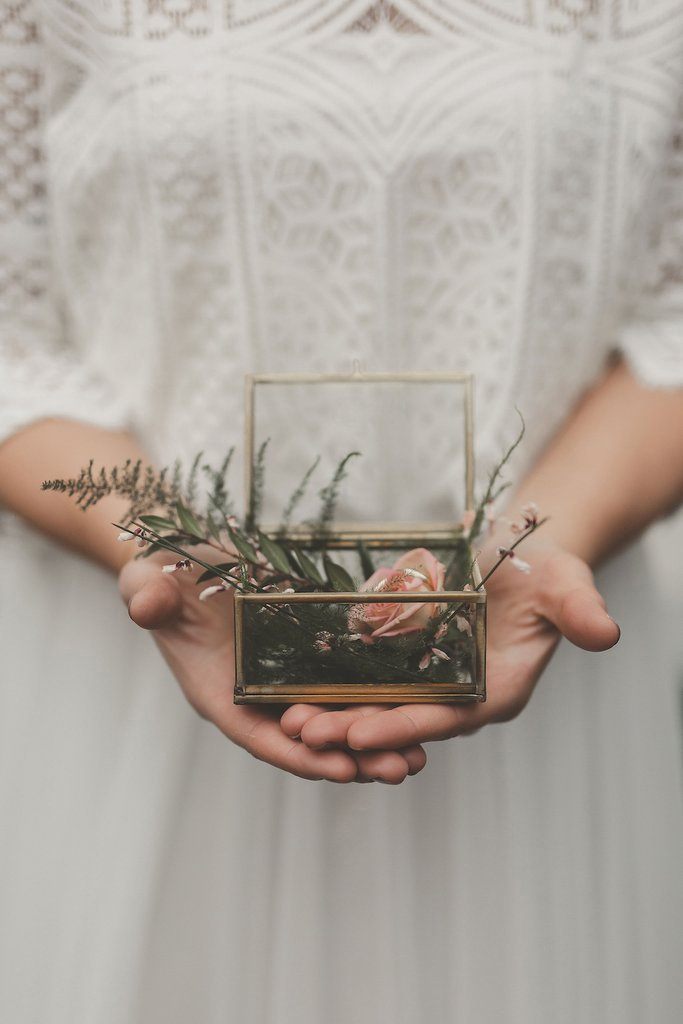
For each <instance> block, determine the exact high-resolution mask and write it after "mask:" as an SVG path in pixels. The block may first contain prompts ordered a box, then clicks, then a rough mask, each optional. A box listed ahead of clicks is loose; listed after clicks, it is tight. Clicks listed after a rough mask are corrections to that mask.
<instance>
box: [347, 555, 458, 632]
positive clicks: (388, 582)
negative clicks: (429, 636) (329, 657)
mask: <svg viewBox="0 0 683 1024" xmlns="http://www.w3.org/2000/svg"><path fill="white" fill-rule="evenodd" d="M445 575H446V567H445V566H444V565H443V564H442V563H441V562H439V560H438V559H437V558H435V557H434V555H433V554H432V553H431V551H427V549H426V548H414V549H413V550H412V551H408V552H406V554H405V555H403V556H402V557H401V558H399V559H398V561H397V562H395V563H394V565H393V566H392V567H391V568H390V569H389V568H386V567H381V568H379V569H377V570H376V572H374V573H373V574H372V576H371V577H370V578H369V579H368V580H366V582H365V583H364V584H363V586H362V588H361V590H362V591H365V592H367V591H374V592H375V593H379V592H386V593H387V595H389V594H392V593H393V594H399V593H402V594H405V593H411V594H415V595H419V594H428V593H433V592H435V591H440V590H443V584H444V578H445ZM442 610H443V608H442V606H441V605H439V604H438V603H437V602H433V603H432V602H425V601H419V599H418V600H416V601H415V602H412V601H411V602H406V603H405V604H404V603H402V602H401V603H399V602H398V601H391V600H390V599H388V600H387V601H382V602H379V603H377V604H363V605H354V606H353V607H352V608H351V610H350V612H349V615H348V624H349V630H350V632H352V633H360V634H362V637H363V640H364V642H365V643H368V644H371V643H374V642H375V641H376V640H378V639H379V638H380V637H393V636H403V635H404V634H406V633H413V632H415V631H417V630H420V629H424V628H425V626H426V625H427V624H428V622H429V620H430V619H431V618H432V617H433V616H434V615H438V614H440V613H441V611H442Z"/></svg>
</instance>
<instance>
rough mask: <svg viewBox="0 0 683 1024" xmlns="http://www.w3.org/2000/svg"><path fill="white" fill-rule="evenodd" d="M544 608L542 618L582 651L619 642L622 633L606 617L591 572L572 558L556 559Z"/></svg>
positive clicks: (611, 645)
mask: <svg viewBox="0 0 683 1024" xmlns="http://www.w3.org/2000/svg"><path fill="white" fill-rule="evenodd" d="M543 605H544V607H543V608H542V609H541V611H542V614H543V615H544V616H545V618H547V619H548V620H549V621H550V622H552V623H553V625H554V626H556V627H557V628H558V629H559V631H560V633H562V635H563V636H565V637H566V638H567V640H569V641H571V643H573V644H576V646H577V647H582V648H583V649H584V650H585V651H607V650H609V649H610V647H614V645H615V644H616V643H618V641H619V637H620V636H621V630H620V629H619V626H618V625H617V624H616V622H615V621H614V619H613V618H611V616H610V615H608V613H607V610H606V608H605V601H604V599H603V597H602V595H601V594H600V593H599V591H598V590H597V588H596V587H595V584H594V582H593V574H592V572H591V571H590V569H589V567H588V566H587V565H586V563H585V562H583V561H581V559H580V558H576V557H575V556H574V555H569V554H563V555H561V556H558V558H557V561H556V564H555V565H554V566H553V569H552V580H551V583H550V586H549V587H548V589H547V590H546V593H545V600H544V602H543Z"/></svg>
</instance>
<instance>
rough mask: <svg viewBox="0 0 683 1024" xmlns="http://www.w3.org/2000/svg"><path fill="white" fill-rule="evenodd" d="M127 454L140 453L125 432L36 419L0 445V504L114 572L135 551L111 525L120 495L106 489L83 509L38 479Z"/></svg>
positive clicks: (122, 505) (119, 511) (119, 510)
mask: <svg viewBox="0 0 683 1024" xmlns="http://www.w3.org/2000/svg"><path fill="white" fill-rule="evenodd" d="M128 458H131V459H133V460H136V459H138V458H143V459H144V453H143V452H142V450H141V448H140V445H139V444H138V442H137V441H136V440H135V438H134V437H132V435H130V434H127V433H115V432H113V431H109V430H101V429H100V428H98V427H94V426H90V425H89V424H84V423H77V422H75V421H73V420H59V419H54V420H41V421H39V422H37V423H33V424H31V425H30V426H28V427H25V428H24V429H23V430H20V431H19V432H18V433H16V434H14V435H13V436H11V437H9V438H8V439H7V440H6V441H5V442H4V443H3V444H2V445H0V504H2V505H4V507H5V508H8V509H10V510H11V511H12V512H15V513H16V514H17V515H18V516H20V517H21V518H22V519H24V520H25V521H26V522H28V523H31V525H32V526H35V527H36V528H37V529H38V530H41V531H42V532H43V533H45V534H47V535H48V536H49V537H52V538H53V539H54V540H56V541H58V542H59V543H60V544H63V545H64V546H65V547H69V548H72V549H73V550H74V551H78V552H79V553H80V554H82V555H85V556H86V557H87V558H89V559H91V560H92V561H94V562H97V563H99V564H100V565H103V566H105V567H106V568H108V569H111V570H112V571H113V572H118V571H119V569H121V567H122V566H123V565H124V564H125V563H126V562H127V561H128V559H129V558H130V556H131V555H132V554H134V553H135V545H132V544H118V543H117V541H116V530H114V529H113V528H112V525H111V524H112V522H116V521H118V520H119V518H120V517H121V516H122V515H123V513H124V512H125V510H126V501H125V499H124V498H120V497H117V496H115V495H112V496H111V497H109V498H105V499H103V500H102V501H101V502H100V503H99V504H98V505H96V506H95V507H94V508H91V509H89V510H88V512H87V514H84V513H83V512H82V511H81V509H79V508H78V507H77V506H76V505H75V504H74V502H73V501H72V500H71V499H70V498H68V497H67V496H66V495H65V494H57V493H54V492H52V491H41V490H40V485H41V483H42V481H43V480H48V479H51V478H54V477H61V478H65V477H70V476H77V475H78V471H79V470H80V469H81V467H82V466H86V465H87V464H88V462H89V461H90V459H94V461H95V465H96V466H98V467H99V466H100V465H102V466H114V465H117V464H118V463H121V462H124V461H125V460H126V459H128Z"/></svg>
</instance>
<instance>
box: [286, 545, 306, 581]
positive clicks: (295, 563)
mask: <svg viewBox="0 0 683 1024" xmlns="http://www.w3.org/2000/svg"><path fill="white" fill-rule="evenodd" d="M284 551H285V554H286V555H287V559H288V561H289V564H290V566H291V567H292V570H293V571H294V572H295V573H296V575H297V576H306V573H305V572H304V570H303V569H302V568H301V565H300V563H299V561H298V559H297V558H296V555H295V554H294V552H293V551H292V550H291V548H285V549H284Z"/></svg>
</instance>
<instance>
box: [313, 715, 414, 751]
mask: <svg viewBox="0 0 683 1024" xmlns="http://www.w3.org/2000/svg"><path fill="white" fill-rule="evenodd" d="M386 710H387V705H382V704H356V705H355V706H353V707H348V708H344V709H343V710H342V711H329V710H328V711H325V712H324V713H323V714H319V715H315V716H312V717H311V718H309V719H308V721H306V722H305V723H304V724H303V725H302V727H301V739H302V740H303V742H304V743H305V744H306V746H308V747H310V748H311V749H312V750H316V749H320V748H321V747H323V746H325V745H326V744H328V743H331V744H334V743H341V744H345V743H346V737H347V734H348V731H349V729H350V727H351V726H352V725H353V723H354V722H357V721H358V720H359V719H362V718H367V717H368V716H369V715H374V714H377V713H380V712H381V713H386ZM409 742H410V741H409ZM404 745H405V744H402V746H404Z"/></svg>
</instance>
